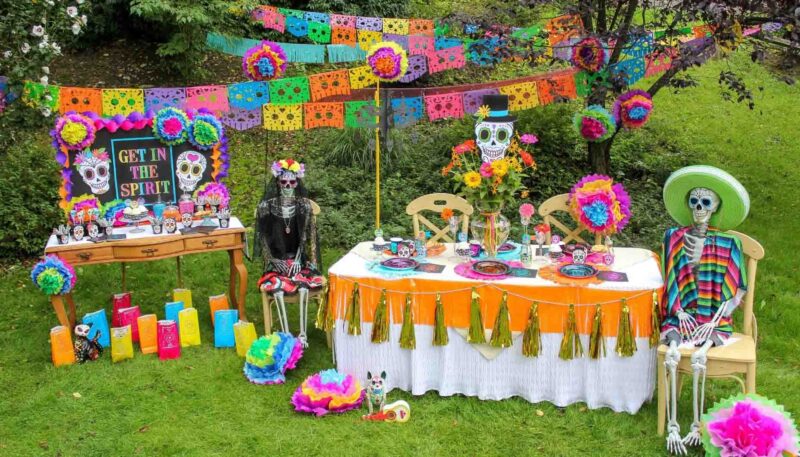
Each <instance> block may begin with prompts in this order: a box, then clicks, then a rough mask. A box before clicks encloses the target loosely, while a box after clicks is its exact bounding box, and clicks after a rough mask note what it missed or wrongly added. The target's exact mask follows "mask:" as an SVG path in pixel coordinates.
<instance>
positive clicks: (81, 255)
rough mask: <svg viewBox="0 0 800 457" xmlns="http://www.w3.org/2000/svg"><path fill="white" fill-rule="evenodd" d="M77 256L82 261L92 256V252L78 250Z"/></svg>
mask: <svg viewBox="0 0 800 457" xmlns="http://www.w3.org/2000/svg"><path fill="white" fill-rule="evenodd" d="M78 258H79V259H81V260H83V261H84V262H86V261H87V260H89V259H91V258H92V253H91V252H79V253H78Z"/></svg>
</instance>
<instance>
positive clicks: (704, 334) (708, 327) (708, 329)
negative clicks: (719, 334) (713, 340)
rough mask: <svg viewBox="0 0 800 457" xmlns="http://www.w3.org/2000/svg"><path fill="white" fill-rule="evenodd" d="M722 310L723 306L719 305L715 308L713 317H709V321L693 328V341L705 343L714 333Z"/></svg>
mask: <svg viewBox="0 0 800 457" xmlns="http://www.w3.org/2000/svg"><path fill="white" fill-rule="evenodd" d="M724 310H725V306H720V307H719V309H717V312H716V313H715V314H714V317H712V318H711V321H709V322H706V323H705V324H703V325H701V326H699V327H697V328H696V329H694V332H692V341H694V342H695V343H705V342H706V341H707V340H708V339H709V338H710V337H711V335H712V334H713V333H714V330H715V329H716V328H717V325H719V321H720V319H722V312H723V311H724Z"/></svg>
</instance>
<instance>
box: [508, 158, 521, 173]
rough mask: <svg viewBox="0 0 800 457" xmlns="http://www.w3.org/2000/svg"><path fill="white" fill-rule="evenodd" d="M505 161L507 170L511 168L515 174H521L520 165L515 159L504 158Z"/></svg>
mask: <svg viewBox="0 0 800 457" xmlns="http://www.w3.org/2000/svg"><path fill="white" fill-rule="evenodd" d="M505 160H506V162H508V167H509V168H511V169H513V170H515V171H517V172H521V171H522V164H520V163H519V160H517V158H516V157H506V159H505Z"/></svg>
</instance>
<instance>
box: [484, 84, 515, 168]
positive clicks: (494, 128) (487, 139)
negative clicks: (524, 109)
mask: <svg viewBox="0 0 800 457" xmlns="http://www.w3.org/2000/svg"><path fill="white" fill-rule="evenodd" d="M477 115H478V122H477V123H476V124H475V142H476V144H477V145H478V147H479V148H480V150H481V159H483V161H484V162H494V161H495V160H498V159H502V158H503V157H505V154H506V150H507V149H508V147H509V146H510V145H511V139H512V138H513V137H514V121H516V120H517V118H516V117H514V116H510V115H509V114H508V96H507V95H484V97H483V106H482V107H481V108H479V109H478V113H477Z"/></svg>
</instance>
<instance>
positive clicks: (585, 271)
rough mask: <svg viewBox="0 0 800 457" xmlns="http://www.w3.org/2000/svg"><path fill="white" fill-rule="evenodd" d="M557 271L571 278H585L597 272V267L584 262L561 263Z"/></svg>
mask: <svg viewBox="0 0 800 457" xmlns="http://www.w3.org/2000/svg"><path fill="white" fill-rule="evenodd" d="M558 272H559V273H561V274H562V275H563V276H566V277H568V278H573V279H586V278H591V277H592V276H594V275H596V274H597V268H595V267H593V266H591V265H586V264H575V263H570V264H567V265H563V266H561V267H560V268H559V269H558Z"/></svg>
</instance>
